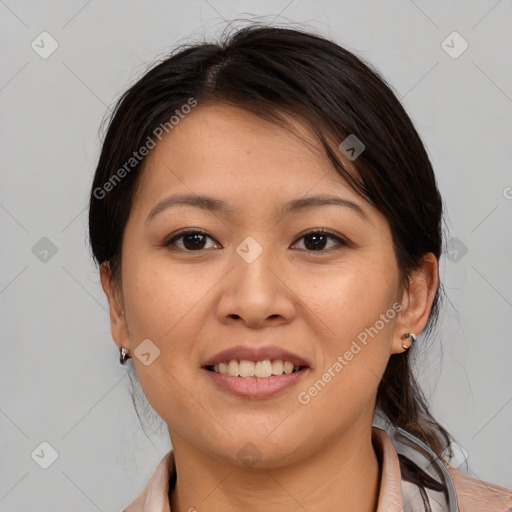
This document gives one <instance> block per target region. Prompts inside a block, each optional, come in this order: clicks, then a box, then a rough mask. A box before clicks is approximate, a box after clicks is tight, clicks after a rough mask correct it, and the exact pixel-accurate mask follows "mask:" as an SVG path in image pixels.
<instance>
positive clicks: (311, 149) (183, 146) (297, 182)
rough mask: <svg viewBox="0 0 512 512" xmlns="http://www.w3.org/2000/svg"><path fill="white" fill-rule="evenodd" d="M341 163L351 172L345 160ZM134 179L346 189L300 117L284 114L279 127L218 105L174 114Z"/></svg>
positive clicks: (156, 184) (144, 184)
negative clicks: (177, 117) (178, 115)
mask: <svg viewBox="0 0 512 512" xmlns="http://www.w3.org/2000/svg"><path fill="white" fill-rule="evenodd" d="M343 164H344V166H345V168H346V169H347V170H349V172H351V173H352V174H354V175H357V170H356V168H355V166H354V165H353V164H352V163H351V162H348V161H343ZM140 181H141V183H140V185H141V186H140V188H141V189H153V190H152V191H151V190H148V192H149V191H151V192H152V193H153V192H154V191H155V190H157V189H159V188H161V187H162V186H167V185H170V184H172V183H175V184H176V185H181V187H185V188H186V187H187V186H188V187H190V188H192V189H193V187H196V186H204V187H207V188H208V190H210V191H212V190H218V191H219V192H220V191H222V190H226V187H229V189H230V190H231V191H237V192H240V193H241V192H243V191H247V190H251V189H261V188H262V187H270V188H271V189H276V188H283V187H286V188H287V189H289V190H296V191H297V192H299V193H300V192H301V191H302V194H306V193H307V191H308V190H309V189H312V188H313V187H317V186H321V187H323V190H324V192H325V188H326V187H327V188H331V189H332V188H337V189H340V190H345V189H346V190H347V192H348V193H350V190H349V189H350V187H349V186H348V184H347V183H346V182H345V180H344V179H343V178H342V177H341V176H340V174H339V173H338V172H337V171H336V169H335V168H334V167H333V165H332V163H331V161H330V160H329V158H328V157H327V155H326V154H325V151H324V150H323V148H322V147H321V146H320V143H319V142H318V141H317V139H316V138H315V137H314V135H313V134H312V131H311V129H310V128H309V127H308V125H307V124H306V122H305V121H302V120H300V119H298V118H292V117H290V116H288V117H286V124H285V125H284V126H282V125H279V124H277V123H274V122H269V121H267V120H265V119H262V118H261V117H259V116H257V115H256V114H254V113H251V112H248V111H247V110H245V109H241V108H237V107H233V106H229V105H224V104H215V105H209V106H197V107H196V108H195V109H193V110H192V111H191V112H190V113H189V114H187V115H186V116H184V117H183V118H182V119H180V121H179V123H178V124H177V125H175V126H174V127H173V128H172V130H171V131H170V132H169V133H168V134H166V135H165V136H164V137H163V138H162V141H160V142H158V143H157V145H156V147H155V148H154V149H153V150H151V152H150V153H149V154H148V156H147V157H146V160H145V165H144V170H143V172H142V177H141V180H140ZM190 191H191V190H189V192H190ZM352 193H353V194H355V192H352ZM355 195H356V196H357V194H355Z"/></svg>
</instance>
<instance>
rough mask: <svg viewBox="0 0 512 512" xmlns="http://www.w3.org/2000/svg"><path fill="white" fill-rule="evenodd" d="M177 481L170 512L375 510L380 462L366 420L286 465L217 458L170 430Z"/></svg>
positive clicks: (351, 511)
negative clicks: (245, 464)
mask: <svg viewBox="0 0 512 512" xmlns="http://www.w3.org/2000/svg"><path fill="white" fill-rule="evenodd" d="M171 441H172V445H173V448H174V455H175V463H176V472H177V481H176V486H175V488H174V491H173V492H172V499H171V511H172V512H189V511H192V512H193V511H194V510H197V511H201V512H217V511H219V512H220V511H223V512H226V511H229V512H238V511H246V510H265V512H277V511H279V512H288V511H289V512H292V511H293V512H296V511H297V510H308V511H310V512H313V511H317V512H322V511H332V510H336V511H338V512H353V511H354V510H357V511H358V512H375V510H377V504H378V496H379V490H380V479H381V468H380V464H379V458H378V455H377V452H376V451H375V449H374V447H373V445H372V441H371V425H370V427H369V428H368V429H367V430H365V431H364V432H363V431H361V429H360V428H359V430H357V429H352V430H351V431H349V432H344V433H343V436H338V438H334V439H325V443H324V446H323V448H322V449H321V450H315V452H314V453H312V454H309V455H307V456H306V457H304V458H302V459H301V460H300V462H297V463H295V464H293V465H289V466H284V467H283V466H281V467H278V468H274V467H272V468H257V467H252V468H247V467H240V466H238V465H236V464H231V463H229V462H226V461H224V460H220V459H219V458H216V457H214V456H212V455H210V454H205V453H204V452H201V451H200V450H198V449H197V448H196V447H194V446H192V445H190V444H189V443H188V442H187V441H186V440H185V439H184V438H182V437H180V436H179V435H178V434H177V433H176V432H172V433H171Z"/></svg>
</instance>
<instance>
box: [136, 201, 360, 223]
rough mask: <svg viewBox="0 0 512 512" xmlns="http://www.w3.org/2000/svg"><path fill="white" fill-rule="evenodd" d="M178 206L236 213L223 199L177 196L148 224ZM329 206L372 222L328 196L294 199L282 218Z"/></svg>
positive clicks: (357, 209)
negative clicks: (350, 211)
mask: <svg viewBox="0 0 512 512" xmlns="http://www.w3.org/2000/svg"><path fill="white" fill-rule="evenodd" d="M178 205H187V206H193V207H196V208H201V209H202V210H206V211H211V212H219V213H223V214H224V215H227V216H229V215H233V214H234V213H236V209H235V208H234V207H233V206H231V205H230V204H229V203H227V202H226V201H223V200H222V199H217V198H214V197H210V196H205V195H197V194H177V195H172V196H170V197H167V198H165V199H163V200H162V201H160V202H159V203H158V204H157V205H156V206H155V207H154V208H153V209H152V210H151V212H149V215H148V216H147V218H146V223H148V222H149V221H150V220H151V219H153V218H154V217H155V216H156V215H158V214H159V213H160V212H162V211H164V210H166V209H167V208H170V207H172V206H178ZM328 205H337V206H344V207H347V208H350V209H351V210H352V211H354V212H355V213H357V214H358V215H359V216H360V217H361V218H362V219H364V220H366V221H368V222H370V219H369V218H368V215H367V214H366V212H365V211H364V210H363V209H362V208H361V207H360V206H359V205H358V204H356V203H354V202H352V201H349V200H348V199H343V198H342V197H338V196H331V195H326V194H321V195H316V196H308V197H301V198H298V199H293V200H292V201H290V202H288V203H286V204H285V205H283V207H282V208H281V210H280V214H281V215H282V216H285V215H289V214H291V213H297V212H299V211H304V210H310V209H312V208H317V207H319V206H328Z"/></svg>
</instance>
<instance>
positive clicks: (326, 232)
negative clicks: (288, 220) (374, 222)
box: [161, 228, 350, 253]
mask: <svg viewBox="0 0 512 512" xmlns="http://www.w3.org/2000/svg"><path fill="white" fill-rule="evenodd" d="M196 234H199V235H204V236H206V237H208V238H210V239H211V240H215V239H214V238H213V237H212V236H210V235H209V234H208V233H207V232H206V231H203V230H201V229H190V230H187V231H182V232H180V233H177V234H175V235H173V236H171V238H168V239H167V240H166V241H165V242H164V243H163V244H161V246H162V247H170V246H171V245H173V244H174V243H175V242H176V241H177V240H179V239H180V238H183V237H185V236H187V235H196ZM313 234H315V235H316V234H321V235H328V238H331V239H334V240H336V241H337V242H338V243H339V245H340V246H344V247H348V246H349V245H350V244H349V243H348V242H347V241H346V240H345V239H343V238H342V237H340V236H339V235H338V234H336V233H334V232H333V231H330V230H328V229H325V228H316V229H312V230H310V231H307V232H306V233H303V234H302V235H301V236H300V237H299V238H297V240H296V242H294V244H293V245H295V244H296V243H297V242H298V241H299V240H301V239H302V238H304V237H306V236H308V235H313ZM176 248H177V249H179V250H181V251H184V252H202V251H205V250H206V249H198V250H197V251H191V250H188V249H182V248H181V247H176ZM330 249H332V247H331V248H329V249H319V250H318V251H315V250H308V249H301V250H305V251H307V252H309V253H316V252H319V253H322V252H327V251H329V250H330Z"/></svg>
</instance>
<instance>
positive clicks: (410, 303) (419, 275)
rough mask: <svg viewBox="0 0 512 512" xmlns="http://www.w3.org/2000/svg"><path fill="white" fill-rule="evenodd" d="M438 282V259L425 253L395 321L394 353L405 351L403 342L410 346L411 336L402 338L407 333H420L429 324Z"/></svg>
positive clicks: (405, 293)
mask: <svg viewBox="0 0 512 512" xmlns="http://www.w3.org/2000/svg"><path fill="white" fill-rule="evenodd" d="M438 284H439V265H438V261H437V258H436V257H435V255H434V254H433V253H431V252H429V253H427V254H425V255H424V257H423V263H422V265H421V267H420V268H419V269H417V270H415V271H414V272H413V273H412V275H411V277H410V279H409V288H408V289H407V290H404V293H403V297H402V303H401V304H402V309H401V310H400V314H399V316H398V320H397V321H396V323H395V331H394V335H393V344H392V347H391V353H392V354H401V353H403V352H405V349H404V348H403V347H402V343H405V344H406V345H409V346H410V344H411V340H410V338H406V339H405V340H402V339H401V338H402V336H403V335H404V334H405V333H408V332H411V333H413V334H416V335H418V334H419V333H420V332H421V331H423V329H424V328H425V326H426V325H427V321H428V317H429V314H430V309H431V308H432V303H433V302H434V297H435V295H436V291H437V286H438Z"/></svg>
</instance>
